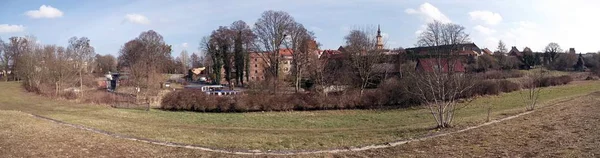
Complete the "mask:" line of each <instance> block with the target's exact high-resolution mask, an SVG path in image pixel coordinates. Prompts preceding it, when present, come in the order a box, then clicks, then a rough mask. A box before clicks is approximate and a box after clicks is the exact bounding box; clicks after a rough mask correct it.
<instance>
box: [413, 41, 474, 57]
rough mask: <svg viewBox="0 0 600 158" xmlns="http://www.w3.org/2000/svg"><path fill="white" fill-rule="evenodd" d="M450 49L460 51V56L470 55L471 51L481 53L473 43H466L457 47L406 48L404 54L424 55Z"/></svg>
mask: <svg viewBox="0 0 600 158" xmlns="http://www.w3.org/2000/svg"><path fill="white" fill-rule="evenodd" d="M462 48H465V49H470V50H462ZM451 49H454V50H459V51H461V52H459V54H460V55H469V54H472V52H471V51H475V53H476V54H477V53H479V52H481V49H479V47H477V45H475V43H466V44H457V45H441V46H431V47H414V48H406V49H405V50H406V52H413V53H419V54H424V53H427V52H428V51H430V50H451ZM465 51H469V52H465Z"/></svg>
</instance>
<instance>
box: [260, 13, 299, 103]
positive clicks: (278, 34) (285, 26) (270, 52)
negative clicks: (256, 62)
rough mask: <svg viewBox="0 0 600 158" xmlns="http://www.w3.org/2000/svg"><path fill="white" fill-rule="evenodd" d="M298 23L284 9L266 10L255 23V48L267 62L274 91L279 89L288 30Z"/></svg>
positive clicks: (268, 73)
mask: <svg viewBox="0 0 600 158" xmlns="http://www.w3.org/2000/svg"><path fill="white" fill-rule="evenodd" d="M294 24H296V22H295V20H294V18H293V17H292V16H290V15H289V14H288V13H286V12H283V11H273V10H269V11H265V12H263V13H262V15H261V17H260V18H259V19H258V20H257V21H256V23H255V24H254V30H253V32H254V34H255V35H256V38H257V42H256V44H255V45H256V46H255V48H256V49H257V50H259V51H262V52H263V53H258V54H259V56H260V57H261V59H262V60H263V61H264V62H265V63H266V73H267V75H268V79H271V80H272V82H273V92H274V93H275V92H276V91H277V84H278V79H279V77H280V76H279V61H280V48H281V46H282V45H283V42H284V40H285V38H286V33H288V30H289V29H290V28H291V27H293V25H294Z"/></svg>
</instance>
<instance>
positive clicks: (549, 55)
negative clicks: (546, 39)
mask: <svg viewBox="0 0 600 158" xmlns="http://www.w3.org/2000/svg"><path fill="white" fill-rule="evenodd" d="M562 51H563V50H562V49H561V48H560V45H558V43H554V42H551V43H549V44H548V45H547V46H546V48H545V51H544V64H545V65H548V64H551V63H553V62H554V61H555V60H556V57H557V54H558V53H560V52H562Z"/></svg>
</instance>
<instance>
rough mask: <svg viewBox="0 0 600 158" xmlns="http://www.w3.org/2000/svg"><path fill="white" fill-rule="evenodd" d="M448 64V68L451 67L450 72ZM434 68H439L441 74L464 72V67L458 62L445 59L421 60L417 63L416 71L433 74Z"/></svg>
mask: <svg viewBox="0 0 600 158" xmlns="http://www.w3.org/2000/svg"><path fill="white" fill-rule="evenodd" d="M448 63H450V64H451V65H452V66H450V67H453V68H452V69H450V70H449V69H448V68H449V66H448ZM436 65H437V66H436ZM434 67H438V68H441V69H442V72H448V71H452V72H465V67H464V65H463V63H462V62H460V60H454V59H446V58H421V59H419V60H418V61H417V67H416V69H417V70H421V71H425V72H434Z"/></svg>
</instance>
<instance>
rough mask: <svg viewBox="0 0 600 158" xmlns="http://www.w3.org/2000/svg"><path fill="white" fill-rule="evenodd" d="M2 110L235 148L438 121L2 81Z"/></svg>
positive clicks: (583, 86)
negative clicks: (144, 104) (158, 105)
mask: <svg viewBox="0 0 600 158" xmlns="http://www.w3.org/2000/svg"><path fill="white" fill-rule="evenodd" d="M599 88H600V82H581V83H576V84H570V85H567V86H560V87H551V88H546V89H544V91H543V92H542V96H541V98H540V100H541V101H542V102H544V103H551V102H556V101H559V100H564V99H568V98H570V97H573V96H579V95H585V94H588V93H590V92H594V91H597V89H599ZM0 96H2V97H1V98H0V110H19V111H23V112H27V113H34V114H38V115H43V116H46V117H50V118H54V119H58V120H63V121H66V122H70V123H75V124H81V125H85V126H90V127H94V128H99V129H102V130H106V131H111V132H117V133H120V134H126V135H132V136H137V137H145V138H150V139H157V140H163V141H172V142H179V143H190V144H196V145H201V146H210V147H218V148H231V149H259V150H289V149H325V148H337V147H345V146H359V145H367V144H373V143H383V142H387V141H393V140H398V139H406V138H410V137H415V136H420V135H423V134H426V133H428V132H433V131H430V130H428V129H430V128H431V127H433V126H434V125H435V123H434V122H433V119H432V118H431V116H430V114H428V111H427V110H425V109H422V108H414V109H401V110H331V111H309V112H256V113H194V112H169V111H161V110H151V111H142V110H127V109H114V108H110V107H106V106H100V105H84V104H77V103H73V102H69V101H64V100H51V99H48V98H45V97H41V96H36V95H34V94H28V93H25V92H23V90H21V87H20V86H19V83H15V82H8V83H6V82H2V83H0ZM524 104H525V100H524V97H522V96H521V95H520V92H513V93H506V94H502V95H499V96H490V97H482V98H479V99H476V100H475V101H473V102H472V103H471V104H469V105H468V106H467V107H466V108H465V109H462V110H461V111H459V112H458V113H457V118H456V122H455V124H456V125H458V126H459V127H458V128H460V127H462V126H466V125H472V124H477V123H481V122H483V121H485V118H486V113H485V111H486V110H485V106H484V105H492V107H493V113H492V116H493V118H501V117H506V115H511V114H515V113H518V112H523V111H524V109H525V107H524Z"/></svg>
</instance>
